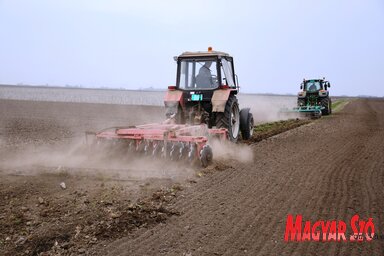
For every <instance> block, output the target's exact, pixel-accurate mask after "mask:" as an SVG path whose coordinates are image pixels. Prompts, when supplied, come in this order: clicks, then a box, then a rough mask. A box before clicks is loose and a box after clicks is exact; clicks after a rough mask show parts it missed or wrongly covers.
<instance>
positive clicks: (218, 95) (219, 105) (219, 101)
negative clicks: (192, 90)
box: [211, 89, 231, 112]
mask: <svg viewBox="0 0 384 256" xmlns="http://www.w3.org/2000/svg"><path fill="white" fill-rule="evenodd" d="M230 94H231V90H228V89H220V90H216V91H214V92H213V95H212V99H211V103H212V112H224V110H225V105H226V104H227V101H228V98H229V95H230Z"/></svg>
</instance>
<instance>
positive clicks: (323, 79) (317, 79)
mask: <svg viewBox="0 0 384 256" xmlns="http://www.w3.org/2000/svg"><path fill="white" fill-rule="evenodd" d="M304 81H325V78H315V79H304Z"/></svg>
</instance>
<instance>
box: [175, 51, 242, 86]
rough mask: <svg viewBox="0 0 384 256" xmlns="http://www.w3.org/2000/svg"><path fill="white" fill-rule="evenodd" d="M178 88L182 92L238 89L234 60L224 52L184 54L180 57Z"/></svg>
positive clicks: (177, 58) (176, 58)
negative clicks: (224, 88) (225, 88)
mask: <svg viewBox="0 0 384 256" xmlns="http://www.w3.org/2000/svg"><path fill="white" fill-rule="evenodd" d="M175 60H176V61H177V77H176V88H177V89H180V90H188V91H191V90H215V89H220V88H223V87H227V88H231V89H234V90H237V89H238V86H237V81H236V76H235V73H234V65H233V58H232V57H231V56H230V55H229V54H227V53H224V52H218V51H212V49H209V50H208V51H206V52H184V53H183V54H181V55H180V56H178V57H175Z"/></svg>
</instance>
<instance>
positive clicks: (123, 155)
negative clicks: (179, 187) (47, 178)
mask: <svg viewBox="0 0 384 256" xmlns="http://www.w3.org/2000/svg"><path fill="white" fill-rule="evenodd" d="M1 166H2V169H3V170H8V172H9V173H12V174H18V175H37V174H41V173H53V174H54V173H56V174H73V175H91V176H96V177H99V178H107V179H108V178H109V179H111V178H112V179H119V180H144V179H148V178H160V179H172V180H177V181H179V180H182V179H186V178H188V177H191V176H193V175H195V170H194V169H193V168H192V166H189V165H188V164H183V163H180V162H170V161H166V160H163V159H154V158H152V157H150V156H148V157H146V156H142V155H139V154H136V153H130V154H129V153H128V152H127V151H124V150H123V149H119V148H116V149H107V148H101V149H97V150H93V149H92V148H90V147H89V146H87V145H86V144H85V142H84V141H79V140H76V141H73V142H72V143H69V144H68V145H67V146H56V147H53V146H47V145H45V146H38V147H36V146H31V147H25V148H24V149H22V150H18V151H17V152H13V153H12V154H11V155H9V156H8V157H7V158H6V159H5V160H4V161H2V163H1Z"/></svg>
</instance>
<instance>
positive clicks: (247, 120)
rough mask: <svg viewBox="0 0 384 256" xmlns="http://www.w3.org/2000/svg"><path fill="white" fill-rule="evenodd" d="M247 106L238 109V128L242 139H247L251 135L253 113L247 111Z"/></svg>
mask: <svg viewBox="0 0 384 256" xmlns="http://www.w3.org/2000/svg"><path fill="white" fill-rule="evenodd" d="M249 111H250V109H249V108H244V109H242V110H241V111H240V130H241V137H242V138H243V140H249V139H250V138H251V137H252V135H253V126H254V121H253V115H252V113H250V112H249Z"/></svg>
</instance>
